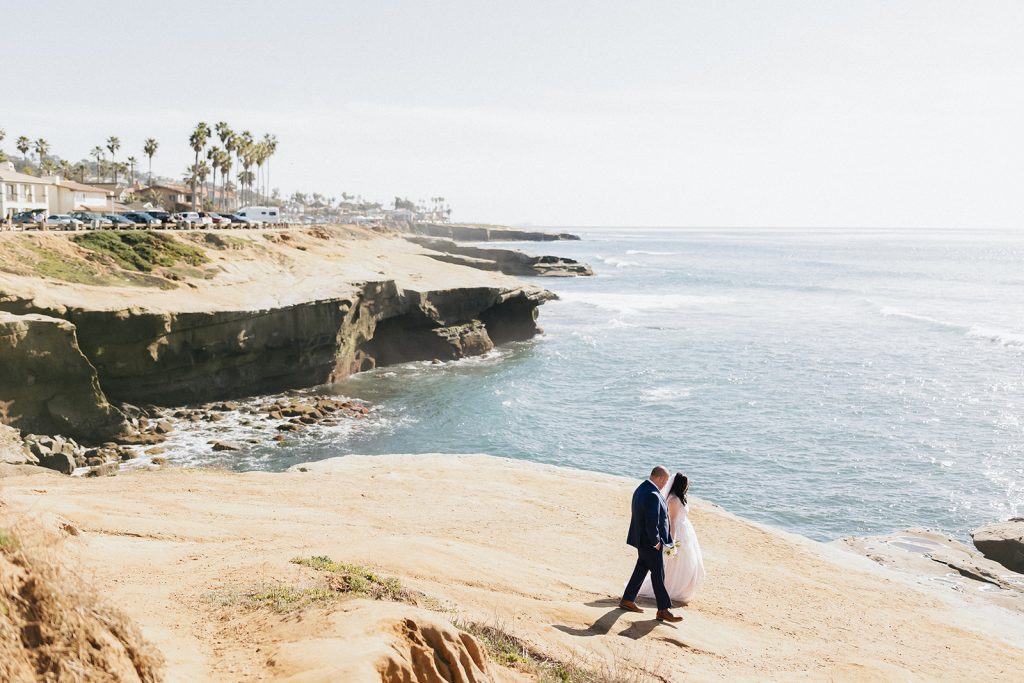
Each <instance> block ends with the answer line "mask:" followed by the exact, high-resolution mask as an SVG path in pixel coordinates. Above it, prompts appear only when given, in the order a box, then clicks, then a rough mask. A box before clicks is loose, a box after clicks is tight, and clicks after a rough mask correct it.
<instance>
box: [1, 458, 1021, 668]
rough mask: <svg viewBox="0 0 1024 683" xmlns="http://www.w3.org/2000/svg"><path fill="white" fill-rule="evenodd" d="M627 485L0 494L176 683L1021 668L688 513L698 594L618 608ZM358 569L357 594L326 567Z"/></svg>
mask: <svg viewBox="0 0 1024 683" xmlns="http://www.w3.org/2000/svg"><path fill="white" fill-rule="evenodd" d="M635 484H636V482H635V481H633V480H630V479H625V478H621V477H614V476H610V475H603V474H596V473H589V472H583V471H578V470H570V469H563V468H557V467H553V466H548V465H539V464H533V463H527V462H521V461H514V460H507V459H501V458H494V457H489V456H470V455H459V456H456V455H415V456H375V457H361V456H348V457H344V458H333V459H329V460H324V461H320V462H317V463H312V464H308V465H301V466H297V467H295V468H293V469H292V470H290V471H288V472H284V473H265V472H248V473H243V474H239V473H230V472H225V471H218V470H208V469H204V470H193V469H176V468H164V469H154V470H149V471H146V470H143V471H136V472H131V473H122V474H121V475H119V476H116V477H98V478H93V479H86V480H82V479H74V478H68V477H61V476H59V475H55V474H48V473H45V472H39V473H37V474H33V475H31V476H14V477H9V478H7V479H5V480H4V481H3V487H2V490H0V501H2V503H3V507H2V508H0V515H2V517H3V519H2V524H0V526H6V527H10V528H11V529H12V532H13V533H18V532H19V526H20V527H25V528H27V527H29V526H31V525H43V526H45V527H46V528H48V529H50V530H51V531H52V533H53V534H54V535H55V537H56V538H57V540H56V541H54V546H53V549H52V552H53V554H54V557H55V558H57V559H58V560H59V562H60V563H61V564H62V565H64V566H65V567H66V568H67V569H68V570H69V571H71V572H74V573H75V574H77V575H78V576H80V577H84V578H85V580H86V582H87V583H88V584H89V586H90V588H91V589H93V590H95V591H96V592H97V593H98V594H99V595H100V596H101V597H102V598H103V599H104V600H105V601H107V602H109V603H110V604H112V605H113V606H115V607H117V608H120V609H121V610H123V611H124V612H125V613H126V614H127V616H128V617H129V618H131V619H132V620H133V621H134V622H135V623H137V624H138V626H139V627H140V628H141V631H142V633H143V635H144V636H145V637H146V638H147V639H149V641H150V642H151V643H152V644H153V645H155V647H156V648H157V649H158V650H159V651H160V652H161V653H162V655H163V657H164V658H165V659H166V661H167V669H166V678H167V680H213V681H242V680H290V681H328V680H377V679H380V680H386V681H398V680H431V679H430V678H428V677H427V674H426V673H425V672H427V671H428V669H429V668H430V667H431V666H434V667H442V668H444V669H445V670H446V671H448V672H449V673H451V672H455V673H456V674H458V675H454V674H453V676H452V680H535V679H537V678H538V677H539V676H541V675H543V674H544V672H545V671H558V670H562V671H574V672H576V674H577V675H578V676H580V678H577V679H576V680H627V681H634V680H635V681H647V680H654V681H682V680H779V679H802V680H804V679H805V680H827V679H832V680H844V681H845V680H894V679H898V680H940V679H941V680H1012V679H1013V678H1014V677H1015V676H1016V675H1017V674H1018V673H1019V664H1020V661H1021V660H1022V658H1024V623H1022V620H1021V619H1020V618H1019V614H1016V613H1013V612H1011V611H1008V610H1004V609H1000V608H998V607H995V606H992V605H990V604H986V603H984V602H983V601H979V600H977V599H976V597H975V596H973V595H971V594H969V593H965V592H964V591H956V590H950V589H949V587H948V586H945V585H940V584H936V585H935V586H934V587H930V586H929V585H927V584H926V583H922V582H920V581H915V580H913V578H912V577H909V576H908V575H906V574H904V573H900V572H897V571H893V570H890V569H886V568H885V567H881V566H879V565H877V564H876V563H874V562H871V561H870V560H869V559H867V558H865V557H863V556H860V555H857V554H855V553H853V552H850V551H848V550H846V549H843V548H840V547H836V546H831V545H824V544H820V543H815V542H812V541H809V540H807V539H804V538H801V537H798V536H795V535H791V534H787V533H785V532H781V531H776V530H773V529H770V528H767V527H764V526H761V525H757V524H754V523H751V522H748V521H745V520H743V519H740V518H737V517H736V516H734V515H731V514H729V513H727V512H724V511H723V510H722V509H720V508H718V507H717V506H714V505H711V504H709V503H706V502H702V501H693V502H692V504H691V507H692V512H691V517H692V519H693V522H694V525H695V527H696V529H697V533H698V534H699V537H700V540H701V544H702V547H703V551H704V559H705V563H706V566H707V570H708V580H707V583H706V585H705V587H704V590H703V592H702V593H701V594H700V595H699V596H698V597H697V598H696V599H695V600H694V601H693V602H692V603H691V604H690V605H689V606H687V607H686V608H684V609H680V610H678V613H679V614H681V615H682V616H683V617H684V620H683V622H682V623H680V624H678V625H670V624H665V623H661V622H658V621H656V620H654V618H653V610H652V609H648V610H647V612H646V613H645V614H630V613H626V612H622V611H620V610H618V609H617V608H616V603H617V600H618V596H619V593H620V591H621V588H622V584H623V582H624V580H625V578H626V577H627V575H628V573H629V571H630V569H631V567H632V564H633V561H634V559H635V557H634V555H633V553H632V551H631V550H630V549H629V548H628V547H627V546H626V545H625V544H624V542H623V539H624V535H625V527H626V523H627V512H628V501H629V496H630V494H631V492H632V489H633V487H634V486H635ZM353 567H361V568H365V569H366V570H367V571H368V572H369V576H371V577H372V578H371V579H368V581H369V584H368V588H369V589H367V586H366V585H363V584H360V586H361V587H362V588H364V589H367V590H353V588H354V587H355V585H354V584H353V579H352V578H351V575H350V574H345V573H344V572H342V573H340V574H339V572H341V571H342V570H345V571H347V572H351V571H352V568H353ZM346 568H347V569H346ZM339 577H341V578H339ZM345 577H348V578H345ZM341 579H344V580H341ZM392 579H394V581H392ZM360 580H361V581H362V579H360ZM375 586H380V587H381V588H380V589H379V590H376V589H374V587H375ZM370 589H372V590H370ZM267 596H271V597H272V598H273V599H267ZM374 598H377V599H374ZM648 607H649V606H648ZM466 632H469V633H472V634H474V636H473V637H469V636H467V635H466ZM510 644H511V647H510ZM517 653H518V654H517ZM403 676H405V678H403ZM459 676H462V678H459ZM585 676H591V678H585ZM417 677H419V678H417Z"/></svg>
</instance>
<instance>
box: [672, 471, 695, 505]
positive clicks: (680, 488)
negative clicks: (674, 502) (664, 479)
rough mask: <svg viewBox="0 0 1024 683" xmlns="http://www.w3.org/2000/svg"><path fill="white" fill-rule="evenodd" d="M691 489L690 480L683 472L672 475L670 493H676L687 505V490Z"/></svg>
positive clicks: (680, 500)
mask: <svg viewBox="0 0 1024 683" xmlns="http://www.w3.org/2000/svg"><path fill="white" fill-rule="evenodd" d="M689 489H690V480H689V479H687V478H686V475H684V474H683V473H682V472H676V476H674V477H672V485H671V486H669V487H668V493H669V495H672V494H675V496H676V498H678V499H679V502H681V503H682V504H683V505H686V492H687V491H688V490H689Z"/></svg>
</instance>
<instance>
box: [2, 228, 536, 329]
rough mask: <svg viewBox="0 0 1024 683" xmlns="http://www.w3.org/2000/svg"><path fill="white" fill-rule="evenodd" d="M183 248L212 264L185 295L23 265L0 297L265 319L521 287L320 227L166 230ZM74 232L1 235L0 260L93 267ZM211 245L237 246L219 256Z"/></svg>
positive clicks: (401, 246) (180, 289)
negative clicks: (79, 279) (371, 301)
mask: <svg viewBox="0 0 1024 683" xmlns="http://www.w3.org/2000/svg"><path fill="white" fill-rule="evenodd" d="M165 232H166V234H169V235H171V236H173V237H174V238H175V239H177V240H180V241H184V242H187V243H189V244H192V245H193V246H199V247H202V248H203V249H204V251H205V253H206V255H207V256H208V257H209V258H210V262H209V263H208V264H205V265H204V266H203V267H202V271H203V276H201V277H185V278H184V279H183V280H182V281H180V282H179V283H178V284H177V286H176V287H174V288H170V289H159V288H157V287H152V286H148V287H147V286H129V285H117V286H104V285H90V284H80V283H72V282H61V281H59V280H53V279H49V278H41V277H37V276H36V275H35V274H34V273H32V272H28V271H26V272H25V273H21V274H19V273H18V272H16V271H17V270H18V268H17V267H16V266H15V265H12V266H10V269H9V270H5V269H4V268H0V296H3V295H4V293H8V294H16V295H17V296H18V297H19V298H24V299H32V300H34V301H35V302H36V303H37V305H39V306H47V307H49V306H70V307H82V308H87V309H91V310H121V309H125V308H132V307H136V308H140V309H144V310H148V311H154V312H164V311H170V312H180V311H194V312H199V311H212V310H262V309H267V308H276V307H279V306H287V305H291V304H297V303H302V302H306V301H313V300H317V299H327V298H332V297H345V296H349V295H351V293H352V292H353V291H354V290H355V287H354V285H355V284H356V283H361V282H368V281H380V280H395V282H396V283H397V285H398V286H399V287H400V288H402V289H410V290H414V291H427V290H443V289H454V288H459V287H498V288H506V289H517V288H519V287H521V286H523V285H522V282H520V281H518V280H516V279H515V278H512V277H509V276H507V275H502V274H501V273H496V272H488V271H482V270H477V269H475V268H468V267H465V266H461V265H454V264H450V263H442V262H441V261H438V260H436V259H433V258H431V257H430V256H427V255H426V254H427V253H428V250H426V249H424V248H423V247H420V246H418V245H416V244H413V243H411V242H409V241H407V240H405V239H402V238H401V237H398V236H396V235H388V234H380V233H376V232H373V231H372V230H368V229H364V228H357V227H338V226H316V227H308V228H288V229H283V228H282V229H260V230H204V231H173V230H171V231H165ZM74 234H75V233H65V234H61V233H45V234H41V233H0V260H7V261H9V262H10V263H11V264H17V263H19V262H21V261H23V260H24V261H31V259H32V258H33V257H32V253H31V252H28V251H25V243H26V242H29V241H31V242H32V243H33V244H37V245H38V247H39V248H42V249H45V250H46V251H47V252H48V253H49V254H51V255H52V256H54V257H55V258H56V257H59V258H62V259H65V260H68V261H71V262H75V261H81V262H82V263H87V264H88V268H90V269H98V270H102V267H101V266H99V265H97V263H96V262H95V261H87V260H86V259H87V257H88V256H89V254H90V252H88V251H87V250H85V249H82V248H81V247H78V246H77V245H75V244H73V243H72V242H71V237H73V236H74ZM207 236H221V237H223V238H225V239H226V240H229V241H230V244H229V246H228V247H227V248H220V249H218V248H212V247H210V246H209V244H208V243H206V242H204V240H205V239H206V238H207Z"/></svg>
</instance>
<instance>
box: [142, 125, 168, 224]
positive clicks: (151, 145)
mask: <svg viewBox="0 0 1024 683" xmlns="http://www.w3.org/2000/svg"><path fill="white" fill-rule="evenodd" d="M159 147H160V143H159V142H157V141H156V138H146V142H145V143H144V144H143V146H142V151H143V152H145V154H146V156H147V157H149V186H150V187H153V155H154V154H156V150H157V149H159ZM172 208H173V207H172Z"/></svg>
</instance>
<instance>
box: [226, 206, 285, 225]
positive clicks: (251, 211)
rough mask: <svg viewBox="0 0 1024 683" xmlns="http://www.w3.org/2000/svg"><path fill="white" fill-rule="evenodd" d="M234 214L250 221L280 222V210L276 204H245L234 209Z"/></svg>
mask: <svg viewBox="0 0 1024 683" xmlns="http://www.w3.org/2000/svg"><path fill="white" fill-rule="evenodd" d="M235 215H236V216H241V217H242V218H244V219H246V220H247V221H249V222H250V223H280V222H281V210H280V209H278V208H277V207H276V206H247V207H245V208H242V209H239V210H238V211H235Z"/></svg>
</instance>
